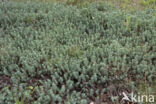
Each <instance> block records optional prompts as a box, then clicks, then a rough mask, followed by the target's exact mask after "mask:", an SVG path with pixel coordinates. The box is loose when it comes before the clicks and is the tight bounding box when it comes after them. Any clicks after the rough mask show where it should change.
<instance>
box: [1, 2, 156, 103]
mask: <svg viewBox="0 0 156 104" xmlns="http://www.w3.org/2000/svg"><path fill="white" fill-rule="evenodd" d="M154 13H155V10H153V9H147V10H146V11H139V12H137V11H136V12H135V13H133V14H132V13H125V12H123V11H121V10H118V9H114V8H112V7H107V6H105V5H103V4H100V5H97V4H90V5H89V6H87V7H86V8H77V7H76V6H66V5H64V4H53V3H49V4H46V3H35V2H27V3H22V2H20V3H13V2H8V3H6V4H5V5H4V6H2V4H0V104H16V103H23V104H88V103H90V102H92V101H97V102H101V103H102V102H107V101H108V99H112V101H111V102H114V103H116V104H117V102H118V103H119V102H120V101H121V98H120V93H121V92H122V91H125V90H126V91H127V90H128V91H129V90H130V91H132V90H133V91H136V87H137V86H136V85H138V84H139V81H140V80H141V81H143V83H147V84H149V85H150V83H154V81H155V79H156V76H155V75H156V70H155V67H156V58H155V57H156V54H155V51H156V47H155V46H156V38H155V36H156V29H155V27H156V22H155V21H156V17H155V15H154ZM7 86H8V87H7ZM30 86H31V87H30ZM152 90H153V89H152ZM104 98H105V99H104Z"/></svg>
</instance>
